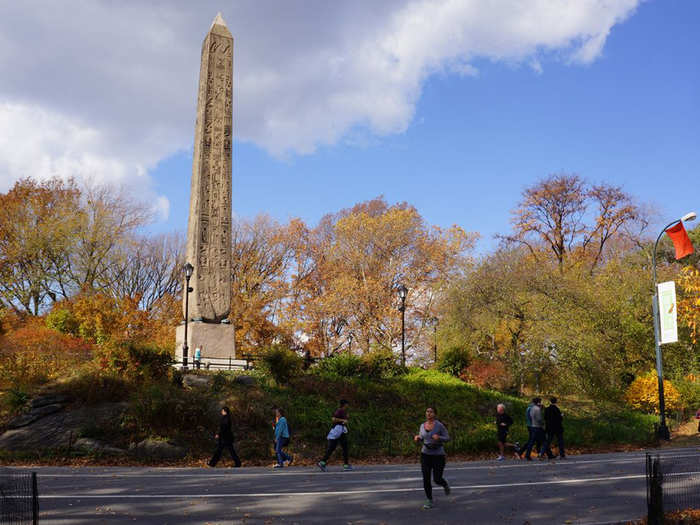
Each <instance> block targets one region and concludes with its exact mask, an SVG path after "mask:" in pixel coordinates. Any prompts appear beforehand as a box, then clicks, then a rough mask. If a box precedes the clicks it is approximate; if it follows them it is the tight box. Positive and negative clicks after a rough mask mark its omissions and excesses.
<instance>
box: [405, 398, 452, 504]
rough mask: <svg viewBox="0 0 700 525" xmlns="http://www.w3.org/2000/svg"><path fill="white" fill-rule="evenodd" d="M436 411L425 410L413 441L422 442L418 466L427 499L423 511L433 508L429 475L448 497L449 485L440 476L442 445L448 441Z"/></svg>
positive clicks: (443, 464) (441, 471) (443, 450)
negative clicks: (423, 419)
mask: <svg viewBox="0 0 700 525" xmlns="http://www.w3.org/2000/svg"><path fill="white" fill-rule="evenodd" d="M436 416H437V410H435V408H433V407H428V408H426V409H425V422H424V423H423V424H421V426H420V429H419V430H418V434H416V436H415V437H414V438H413V439H414V441H416V442H417V443H418V442H422V443H423V447H422V448H421V453H420V466H421V472H422V474H423V490H425V497H426V498H428V499H427V500H426V502H425V504H424V505H423V508H424V509H432V508H433V486H432V484H431V482H430V474H431V473H432V475H433V480H434V481H435V483H437V484H438V485H441V486H442V488H443V489H444V490H445V495H446V496H449V495H450V485H449V484H448V483H447V481H445V478H444V477H443V476H442V474H443V472H444V470H445V448H444V447H443V444H444V443H445V442H447V441H449V440H450V435H449V434H448V433H447V429H446V428H445V425H443V424H442V423H441V422H440V421H438V420H437V419H436Z"/></svg>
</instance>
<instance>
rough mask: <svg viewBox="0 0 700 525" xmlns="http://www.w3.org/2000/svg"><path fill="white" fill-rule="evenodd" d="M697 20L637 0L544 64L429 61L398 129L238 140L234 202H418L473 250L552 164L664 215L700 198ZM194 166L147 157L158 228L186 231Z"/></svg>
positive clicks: (288, 206) (249, 210)
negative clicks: (586, 59) (466, 66)
mask: <svg viewBox="0 0 700 525" xmlns="http://www.w3.org/2000/svg"><path fill="white" fill-rule="evenodd" d="M698 19H700V2H695V1H692V0H691V1H681V0H674V1H664V2H661V1H655V2H646V3H644V4H642V5H641V6H640V7H639V8H638V10H637V12H636V13H635V14H634V15H633V16H632V17H631V18H629V19H628V20H627V21H625V22H624V23H622V24H620V25H617V26H616V27H614V28H613V30H612V32H611V34H610V36H609V37H608V39H607V42H606V45H605V48H604V50H603V53H602V56H601V57H599V58H598V59H597V60H596V61H594V62H593V63H591V64H588V65H568V64H566V63H563V62H561V61H558V60H556V57H550V58H544V59H543V60H542V68H543V71H542V72H541V73H540V72H537V71H535V70H534V69H533V68H531V67H528V66H527V65H524V64H506V63H501V62H499V63H494V62H492V61H488V60H480V61H477V62H476V63H475V64H476V66H477V68H478V70H479V74H478V76H458V75H455V74H449V73H438V74H435V75H433V76H431V77H430V78H429V79H428V80H427V82H426V83H425V85H424V87H423V90H422V94H421V96H420V98H419V100H418V103H417V106H416V113H415V116H414V118H413V119H412V121H411V122H410V124H409V126H408V129H406V131H405V132H402V133H398V134H393V135H390V136H385V137H378V136H376V135H373V134H371V133H370V132H368V131H366V130H363V129H362V128H358V129H355V130H353V131H352V132H351V133H350V134H351V135H352V139H344V140H341V141H340V142H339V143H338V144H336V145H332V146H325V147H322V148H320V149H319V150H317V151H316V152H314V153H312V154H308V155H298V154H294V155H288V156H286V157H285V158H277V157H274V156H271V155H269V154H268V153H266V152H265V151H264V150H263V149H261V148H259V147H257V146H255V145H253V144H250V143H246V142H240V141H239V142H237V143H236V145H235V150H234V163H233V165H234V167H233V193H234V198H233V200H234V211H235V213H237V214H238V215H240V216H243V217H253V216H255V215H256V214H258V213H268V214H270V215H271V216H273V217H275V218H276V219H278V220H280V221H286V220H288V219H289V218H291V217H301V218H302V219H304V220H305V221H307V222H309V223H311V224H315V223H316V222H317V221H318V219H319V218H320V217H321V216H322V215H324V214H325V213H328V212H333V211H337V210H339V209H341V208H344V207H349V206H352V205H353V204H354V203H356V202H360V201H363V200H367V199H371V198H373V197H375V196H378V195H384V196H385V198H386V199H387V200H388V201H389V202H392V203H393V202H398V201H407V202H409V203H411V204H413V205H415V206H416V207H417V208H418V210H419V211H420V213H421V214H422V215H423V216H424V217H425V219H426V220H427V221H428V222H429V223H432V224H437V225H441V226H449V225H451V224H458V225H460V226H462V227H463V228H465V229H466V230H468V231H478V232H479V233H480V234H481V235H482V240H481V241H480V243H479V251H480V252H483V251H486V250H489V249H492V248H493V247H495V245H496V241H494V240H493V236H494V234H497V233H504V232H506V231H508V229H509V217H510V215H509V213H510V210H511V209H512V208H513V207H514V206H515V204H516V203H517V201H518V199H519V196H520V192H521V191H522V189H523V187H525V186H526V185H529V184H532V183H533V182H535V181H536V180H538V179H539V178H542V177H543V176H545V175H547V174H549V173H553V172H559V171H567V172H576V173H579V174H580V175H582V176H583V177H585V178H586V179H588V180H590V181H592V182H600V181H605V182H608V183H612V184H617V185H621V186H623V188H624V189H625V190H626V191H627V192H629V193H631V194H632V195H634V196H635V197H636V198H637V199H639V200H640V201H642V202H649V203H652V204H655V205H657V206H658V208H659V210H660V211H661V212H662V218H661V220H665V219H667V218H671V219H672V218H673V217H676V216H679V215H681V214H683V213H685V212H686V211H688V210H691V209H694V210H695V209H697V210H699V211H700V148H699V147H698V146H699V145H700V142H699V139H700V33H699V32H698V31H697V28H696V27H695V23H696V22H697V20H698ZM239 103H240V104H245V101H244V100H241V101H240V102H239ZM235 111H236V108H234V112H235ZM190 172H191V156H189V155H188V154H186V153H181V154H178V155H175V156H173V157H170V158H168V159H166V160H165V161H163V162H162V163H161V164H159V165H158V167H157V168H156V169H155V170H154V172H153V174H154V178H155V181H156V184H157V189H158V191H159V192H162V193H164V194H166V195H167V197H168V198H169V199H170V201H171V212H170V218H169V220H168V221H167V222H166V223H159V224H157V225H155V228H156V229H157V230H168V229H179V230H183V231H184V229H185V227H186V222H187V210H188V199H189V178H190Z"/></svg>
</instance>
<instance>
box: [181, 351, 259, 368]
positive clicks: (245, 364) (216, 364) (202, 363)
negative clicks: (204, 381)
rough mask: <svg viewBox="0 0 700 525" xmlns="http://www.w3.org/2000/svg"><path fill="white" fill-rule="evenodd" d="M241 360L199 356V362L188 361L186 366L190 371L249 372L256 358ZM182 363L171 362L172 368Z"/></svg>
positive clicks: (247, 357) (247, 356) (250, 357)
mask: <svg viewBox="0 0 700 525" xmlns="http://www.w3.org/2000/svg"><path fill="white" fill-rule="evenodd" d="M241 357H242V358H243V359H235V358H234V357H233V356H229V357H210V356H204V355H203V356H201V358H200V360H195V359H188V363H187V364H188V366H189V367H190V368H191V369H192V370H251V369H252V368H253V363H254V362H255V361H256V360H257V358H256V357H254V356H250V355H248V354H243V355H242V356H241ZM182 364H183V363H182V361H173V362H172V365H173V366H182Z"/></svg>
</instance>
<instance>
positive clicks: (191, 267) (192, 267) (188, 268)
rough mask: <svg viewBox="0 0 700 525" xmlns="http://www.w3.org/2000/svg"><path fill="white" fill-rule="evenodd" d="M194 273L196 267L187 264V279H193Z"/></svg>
mask: <svg viewBox="0 0 700 525" xmlns="http://www.w3.org/2000/svg"><path fill="white" fill-rule="evenodd" d="M192 272H194V266H192V265H191V264H190V263H185V277H187V279H189V278H190V277H192Z"/></svg>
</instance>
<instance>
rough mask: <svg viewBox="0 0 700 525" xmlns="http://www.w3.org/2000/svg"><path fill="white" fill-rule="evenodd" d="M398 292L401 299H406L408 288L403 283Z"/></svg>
mask: <svg viewBox="0 0 700 525" xmlns="http://www.w3.org/2000/svg"><path fill="white" fill-rule="evenodd" d="M398 292H399V297H400V298H401V300H402V301H405V300H406V294H407V293H408V288H406V287H405V286H404V285H403V284H401V285H399V288H398Z"/></svg>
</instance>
